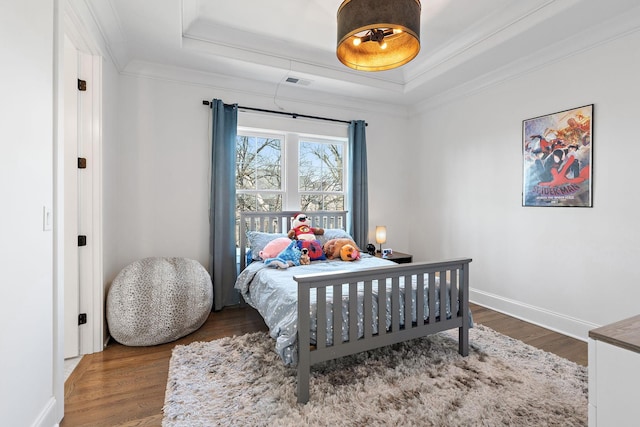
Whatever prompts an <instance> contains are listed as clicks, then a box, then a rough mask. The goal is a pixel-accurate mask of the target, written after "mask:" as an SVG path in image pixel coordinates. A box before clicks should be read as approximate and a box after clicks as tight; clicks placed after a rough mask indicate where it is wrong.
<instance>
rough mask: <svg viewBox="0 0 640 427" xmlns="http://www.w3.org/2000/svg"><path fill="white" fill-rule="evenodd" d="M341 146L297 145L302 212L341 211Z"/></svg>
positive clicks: (342, 146)
mask: <svg viewBox="0 0 640 427" xmlns="http://www.w3.org/2000/svg"><path fill="white" fill-rule="evenodd" d="M343 151H344V144H335V143H328V142H308V141H302V142H300V151H299V158H298V177H299V179H298V188H299V192H300V206H301V210H303V211H307V210H308V211H313V210H329V211H331V210H343V209H344V164H343V158H344V154H343Z"/></svg>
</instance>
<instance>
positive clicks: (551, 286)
mask: <svg viewBox="0 0 640 427" xmlns="http://www.w3.org/2000/svg"><path fill="white" fill-rule="evenodd" d="M639 47H640V34H638V33H637V32H636V33H632V34H630V35H628V36H626V37H624V38H622V39H618V40H615V41H611V42H608V43H606V44H603V45H600V46H598V47H595V48H592V49H590V50H588V51H585V52H582V53H581V54H578V55H576V56H571V57H568V58H566V59H565V60H563V61H562V62H558V63H555V64H553V65H549V66H546V67H544V68H542V69H540V70H538V71H535V72H532V73H530V74H526V75H523V76H520V77H518V78H515V79H512V80H508V81H505V82H503V83H502V84H499V85H495V86H492V87H490V88H488V89H487V90H484V91H483V92H481V93H477V94H474V95H471V96H468V97H466V98H465V99H463V100H459V101H456V102H453V103H450V104H447V105H445V106H441V107H440V108H437V109H435V108H434V109H432V110H430V111H427V112H424V113H423V114H421V115H420V116H419V117H418V118H416V119H415V120H414V125H415V129H416V134H417V135H420V137H419V138H417V139H416V140H415V143H414V146H413V149H414V150H415V151H416V152H417V153H419V158H420V163H421V164H422V165H424V168H422V169H420V171H419V173H418V179H417V180H415V181H414V184H413V185H412V187H411V188H412V189H413V191H414V192H415V193H416V194H419V195H421V197H420V198H419V200H418V201H417V206H416V209H417V211H419V212H422V213H426V214H427V217H426V221H424V222H425V224H424V227H423V228H422V229H423V230H424V231H423V232H421V233H419V234H415V235H411V244H410V249H411V251H412V252H413V253H414V254H416V255H417V256H418V258H422V259H426V258H438V257H459V256H468V257H472V258H473V263H472V265H471V286H472V288H473V289H474V290H475V292H473V294H472V298H473V299H475V300H476V301H478V302H481V303H483V304H486V305H489V306H492V307H495V308H498V309H500V310H503V311H506V312H509V313H511V314H515V315H518V316H520V317H523V318H526V319H529V320H533V321H535V322H538V323H541V324H545V325H547V326H550V327H552V328H554V329H557V330H560V331H562V332H565V333H568V334H570V335H574V336H578V337H580V338H582V339H586V334H587V331H588V329H590V328H591V327H593V326H594V325H603V324H606V323H609V322H612V321H615V320H619V319H622V318H625V317H629V316H632V315H636V314H637V313H638V302H637V301H638V299H640V287H639V286H638V283H639V282H640V281H639V280H638V279H639V278H640V273H639V271H638V270H637V269H636V268H635V263H636V262H637V261H638V259H640V245H639V244H638V241H639V240H640V228H639V227H638V220H637V218H638V209H639V208H640V197H639V196H638V192H637V191H636V188H635V187H636V174H635V171H636V168H637V163H638V159H640V144H639V143H638V132H637V121H638V112H639V109H638V100H639V99H640V85H638V83H637V76H638V75H640V57H638V55H637V54H636V53H635V52H637V51H638V48H639ZM591 103H593V104H595V106H594V134H593V141H594V145H593V151H594V162H593V173H594V180H593V194H594V199H593V200H594V207H593V208H531V207H528V208H524V207H522V206H521V188H522V148H521V147H522V145H521V139H522V121H523V120H524V119H528V118H532V117H536V116H540V115H544V114H549V113H554V112H557V111H561V110H565V109H569V108H574V107H579V106H582V105H585V104H591Z"/></svg>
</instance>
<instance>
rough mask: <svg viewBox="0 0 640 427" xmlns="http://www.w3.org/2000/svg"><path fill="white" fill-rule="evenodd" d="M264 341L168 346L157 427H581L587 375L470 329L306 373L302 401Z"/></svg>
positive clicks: (291, 374) (260, 336)
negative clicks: (466, 343)
mask: <svg viewBox="0 0 640 427" xmlns="http://www.w3.org/2000/svg"><path fill="white" fill-rule="evenodd" d="M273 347H274V341H273V340H272V339H271V338H270V337H269V336H268V335H267V334H266V333H262V332H259V333H252V334H247V335H243V336H239V337H230V338H223V339H219V340H216V341H212V342H197V343H193V344H190V345H187V346H176V347H175V349H174V350H173V355H172V357H171V362H170V366H169V379H168V381H167V390H166V395H165V404H164V409H163V410H164V418H163V422H162V425H163V426H164V427H177V426H189V427H196V426H218V425H220V426H227V425H229V426H396V425H402V426H412V425H413V426H442V427H444V426H585V425H587V404H588V403H587V368H586V367H583V366H580V365H577V364H575V363H573V362H570V361H568V360H566V359H563V358H561V357H558V356H556V355H554V354H551V353H547V352H544V351H541V350H538V349H536V348H534V347H531V346H529V345H527V344H524V343H522V342H521V341H518V340H514V339H512V338H509V337H506V336H504V335H501V334H499V333H497V332H495V331H494V330H492V329H490V328H487V327H484V326H482V325H476V326H475V327H474V328H473V329H471V330H470V347H471V348H470V354H469V356H468V357H462V356H460V355H459V354H458V340H457V330H456V331H449V332H443V333H440V334H436V335H433V336H430V337H427V338H421V339H416V340H413V341H409V342H407V343H403V344H396V345H393V346H390V347H386V348H383V349H377V350H372V351H369V352H366V353H362V354H359V355H355V356H348V357H344V358H341V359H338V360H335V361H330V362H324V363H322V364H318V365H314V366H313V367H312V374H311V399H310V401H309V403H307V404H298V403H297V402H296V394H295V392H296V371H295V369H294V368H290V367H285V366H284V365H283V363H282V361H281V360H280V358H279V357H278V356H277V355H276V353H275V352H274V350H273Z"/></svg>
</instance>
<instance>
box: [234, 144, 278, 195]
mask: <svg viewBox="0 0 640 427" xmlns="http://www.w3.org/2000/svg"><path fill="white" fill-rule="evenodd" d="M236 189H238V190H281V189H282V141H281V140H280V139H279V138H267V137H262V136H247V135H238V136H237V138H236Z"/></svg>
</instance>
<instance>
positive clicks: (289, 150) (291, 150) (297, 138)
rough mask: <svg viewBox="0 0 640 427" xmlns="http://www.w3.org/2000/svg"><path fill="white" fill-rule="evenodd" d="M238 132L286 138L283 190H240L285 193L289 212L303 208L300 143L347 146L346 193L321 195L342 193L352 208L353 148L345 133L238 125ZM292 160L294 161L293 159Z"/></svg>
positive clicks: (345, 150)
mask: <svg viewBox="0 0 640 427" xmlns="http://www.w3.org/2000/svg"><path fill="white" fill-rule="evenodd" d="M237 132H238V135H248V136H260V137H270V138H273V137H279V138H282V143H283V151H282V177H281V179H282V187H283V188H282V189H281V190H236V191H238V193H249V194H250V193H252V192H261V193H274V194H282V209H283V210H285V211H287V210H288V211H294V210H299V209H300V194H301V192H300V190H299V188H300V186H299V182H298V180H299V171H298V161H299V147H300V142H301V141H304V142H315V143H340V144H342V147H343V160H342V161H343V167H344V171H343V177H342V179H343V183H342V189H343V191H342V192H324V191H320V192H318V193H319V194H339V195H342V196H343V197H344V210H348V206H347V203H348V184H349V182H348V179H349V159H348V155H349V150H348V138H347V137H345V136H334V135H319V134H309V133H303V132H293V131H283V130H278V129H264V128H254V127H250V126H238V130H237ZM289 159H290V160H289Z"/></svg>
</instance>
